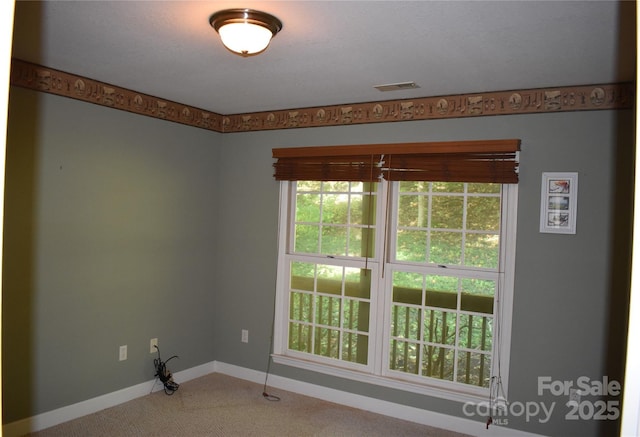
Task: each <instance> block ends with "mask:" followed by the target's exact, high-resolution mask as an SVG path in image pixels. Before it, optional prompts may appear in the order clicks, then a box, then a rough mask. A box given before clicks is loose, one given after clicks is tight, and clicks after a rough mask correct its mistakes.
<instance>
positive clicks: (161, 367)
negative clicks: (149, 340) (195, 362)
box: [153, 345, 180, 395]
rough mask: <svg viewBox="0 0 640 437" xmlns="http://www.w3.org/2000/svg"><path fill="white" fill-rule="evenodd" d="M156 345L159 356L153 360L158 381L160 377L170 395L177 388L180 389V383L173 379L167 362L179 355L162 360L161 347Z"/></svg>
mask: <svg viewBox="0 0 640 437" xmlns="http://www.w3.org/2000/svg"><path fill="white" fill-rule="evenodd" d="M154 347H155V348H156V350H157V351H158V358H154V360H153V365H154V367H155V368H156V374H155V377H156V381H157V380H158V379H160V381H162V384H163V385H164V392H165V393H166V394H168V395H172V394H173V393H175V391H176V390H178V387H180V384H178V383H177V382H175V381H174V380H173V375H171V372H169V370H168V369H167V363H168V362H169V361H171V360H172V359H174V358H179V357H178V356H177V355H174V356H172V357H171V358H169V359H168V360H167V361H162V359H161V358H160V348H159V347H158V346H157V345H154Z"/></svg>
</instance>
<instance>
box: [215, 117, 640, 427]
mask: <svg viewBox="0 0 640 437" xmlns="http://www.w3.org/2000/svg"><path fill="white" fill-rule="evenodd" d="M495 138H520V139H522V152H521V155H520V162H521V165H520V176H521V178H520V184H519V204H518V228H517V229H518V237H517V238H518V239H517V255H516V283H515V303H514V311H513V335H512V349H511V368H510V370H511V377H510V390H509V399H510V400H511V401H512V402H515V401H518V402H523V403H524V402H541V401H542V402H545V403H546V404H547V405H549V404H550V403H551V402H554V401H555V402H556V403H557V405H556V407H555V411H554V414H553V416H552V419H551V420H550V421H549V423H546V424H540V423H538V421H537V418H535V419H532V420H530V421H529V423H526V421H525V420H523V419H518V418H514V417H509V422H510V426H513V427H514V428H518V429H524V430H527V431H530V432H537V433H541V434H547V435H557V436H571V435H580V436H588V435H598V434H601V433H602V434H604V435H614V434H615V433H616V431H615V430H616V427H617V422H606V421H605V422H597V421H577V422H576V421H566V420H564V416H565V414H566V413H567V412H568V410H567V408H566V407H565V405H564V404H565V402H567V401H568V399H566V398H555V397H553V396H546V397H539V396H538V395H537V381H538V379H537V378H538V376H551V377H552V378H553V379H554V380H555V379H560V380H576V379H577V378H578V377H580V376H587V377H589V378H591V379H594V380H597V379H601V378H602V376H603V375H608V376H610V378H612V379H621V372H622V370H621V369H622V367H623V361H624V356H623V348H624V346H623V341H624V335H625V334H624V333H625V326H626V325H625V324H626V312H627V304H626V299H627V296H628V275H629V271H628V268H629V241H630V234H629V226H630V225H629V202H630V197H629V196H630V186H631V165H632V158H633V154H632V153H633V152H632V151H633V147H632V146H633V144H634V143H633V141H634V139H633V114H632V113H631V111H599V112H582V113H579V112H574V113H558V114H540V115H526V116H524V115H523V116H503V117H486V118H473V119H471V118H469V119H457V120H437V121H421V122H403V123H395V124H381V125H367V126H346V127H334V128H317V129H298V130H287V131H277V132H258V133H245V134H233V135H228V136H225V138H224V147H223V149H222V150H221V161H222V162H224V163H225V166H224V168H223V169H222V171H221V176H222V178H223V179H224V180H225V181H228V185H227V187H228V189H226V190H225V191H224V192H221V193H220V201H221V203H222V204H223V205H224V209H223V211H222V214H221V216H220V228H221V230H223V233H222V235H221V236H220V249H221V251H222V252H223V253H224V257H223V258H222V260H221V262H222V264H221V270H220V289H219V293H218V295H217V304H218V308H220V309H222V310H223V312H221V313H217V317H216V320H215V325H216V329H215V330H216V333H217V335H216V336H215V351H216V359H217V360H220V361H223V362H228V363H233V364H237V365H241V366H246V367H250V368H254V369H258V370H266V363H267V359H268V352H269V334H270V331H271V323H272V311H271V308H272V307H273V302H274V280H275V269H274V266H275V264H276V242H277V235H276V227H277V215H278V184H277V183H276V182H275V181H274V180H273V178H272V173H273V172H272V168H271V165H270V164H271V163H272V162H273V161H272V159H271V148H272V147H288V146H311V145H332V144H359V143H367V142H374V143H375V142H378V143H383V142H410V141H442V140H469V139H495ZM245 163H248V166H249V168H248V171H246V172H239V171H237V168H238V167H239V166H241V165H245ZM545 171H567V172H568V171H572V172H573V171H576V172H579V188H580V189H579V201H578V222H577V234H576V235H558V234H541V233H539V214H540V212H539V211H540V179H541V174H542V172H545ZM242 328H246V329H249V330H250V332H251V336H250V343H249V344H242V343H240V341H239V338H240V330H241V329H242ZM225 332H226V333H227V335H219V334H221V333H225ZM272 372H273V373H274V374H278V375H282V376H286V377H290V378H295V379H300V380H304V381H308V382H312V383H316V384H321V385H324V386H328V387H333V388H337V389H340V390H348V391H351V392H354V393H359V394H364V395H367V396H372V397H376V398H381V399H386V400H390V401H393V402H398V403H401V404H406V405H411V406H414V407H418V408H424V409H428V410H432V411H437V412H442V413H446V414H450V415H454V416H460V417H464V415H463V414H462V409H461V405H460V404H457V403H454V402H447V401H442V400H440V399H437V398H431V397H427V396H418V395H415V394H407V393H403V392H398V391H394V390H390V389H384V388H381V387H375V386H369V385H366V384H361V383H355V382H350V381H344V380H341V379H338V378H332V377H327V376H326V375H318V374H313V373H311V372H307V371H303V370H298V369H293V368H288V367H284V366H277V365H274V366H272ZM592 400H595V399H592ZM618 400H620V399H619V398H618ZM480 420H484V418H480ZM480 426H481V425H479V432H480V430H481V429H482V428H480Z"/></svg>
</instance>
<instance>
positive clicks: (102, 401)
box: [2, 361, 541, 437]
mask: <svg viewBox="0 0 640 437" xmlns="http://www.w3.org/2000/svg"><path fill="white" fill-rule="evenodd" d="M215 372H217V373H222V374H224V375H229V376H233V377H235V378H240V379H244V380H247V381H251V382H255V383H258V384H264V382H265V378H266V374H265V373H264V372H259V371H257V370H252V369H247V368H245V367H239V366H235V365H232V364H226V363H221V362H218V361H213V362H210V363H206V364H203V365H200V366H197V367H192V368H191V369H186V370H182V371H180V372H176V373H174V378H175V380H176V382H178V383H182V382H186V381H189V380H191V379H195V378H199V377H201V376H205V375H208V374H210V373H215ZM268 385H269V387H273V388H278V389H281V390H286V391H290V392H293V393H299V394H302V395H305V396H311V397H315V398H318V399H322V400H325V401H329V402H333V403H336V404H340V405H346V406H349V407H354V406H357V407H356V408H359V409H361V410H366V411H371V412H373V413H377V414H382V415H385V416H390V417H395V418H397V419H402V420H408V421H411V422H415V423H420V424H423V425H429V426H435V427H438V428H443V429H447V430H450V431H455V432H460V433H464V434H469V435H475V436H482V437H541V436H540V435H538V434H532V433H527V432H524V431H518V430H515V429H511V428H507V427H500V426H492V427H490V428H489V429H488V430H487V429H486V428H485V426H484V424H483V423H481V422H476V421H473V420H469V419H465V418H461V417H455V416H449V415H447V414H442V413H435V412H432V411H426V410H421V409H419V408H415V407H409V406H406V405H400V404H395V403H393V402H388V401H383V400H380V399H374V398H369V397H366V396H362V395H357V394H353V393H348V392H344V391H341V390H336V389H332V388H327V387H322V386H319V385H315V384H309V383H307V382H302V381H296V380H294V379H289V378H285V377H282V376H278V375H269V377H268ZM152 389H153V391H157V390H161V389H162V385H160V384H156V382H155V381H147V382H144V383H142V384H138V385H135V386H133V387H128V388H125V389H122V390H118V391H115V392H113V393H108V394H105V395H102V396H98V397H95V398H92V399H88V400H86V401H82V402H78V403H77V404H73V405H69V406H66V407H62V408H58V409H56V410H53V411H48V412H46V413H42V414H38V415H37V416H33V417H29V418H26V419H22V420H18V421H16V422H12V423H8V424H6V425H4V426H3V427H2V430H3V435H4V437H18V436H22V435H25V434H28V433H30V432H36V431H41V430H43V429H45V428H49V427H52V426H55V425H58V424H60V423H63V422H66V421H69V420H73V419H77V418H78V417H82V416H85V415H87V414H91V413H95V412H97V411H100V410H104V409H105V408H110V407H113V406H116V405H119V404H122V403H124V402H128V401H130V400H133V399H136V398H139V397H141V396H145V395H147V394H149V393H150V392H151V391H152Z"/></svg>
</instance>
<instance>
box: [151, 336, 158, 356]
mask: <svg viewBox="0 0 640 437" xmlns="http://www.w3.org/2000/svg"><path fill="white" fill-rule="evenodd" d="M156 346H158V339H157V338H152V339H151V341H149V353H150V354H155V353H156V351H157V349H156Z"/></svg>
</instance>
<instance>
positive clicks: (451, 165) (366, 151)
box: [272, 139, 520, 184]
mask: <svg viewBox="0 0 640 437" xmlns="http://www.w3.org/2000/svg"><path fill="white" fill-rule="evenodd" d="M519 150H520V140H517V139H513V140H486V141H485V140H483V141H451V142H434V143H399V144H363V145H353V146H316V147H294V148H278V149H273V151H272V152H273V157H274V158H276V159H277V161H276V162H275V163H274V164H273V165H274V167H275V175H274V176H275V178H276V180H289V181H295V180H315V181H363V182H375V181H378V180H380V179H386V180H388V181H443V182H492V183H503V184H505V183H506V184H515V183H517V182H518V155H517V152H518V151H519Z"/></svg>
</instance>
